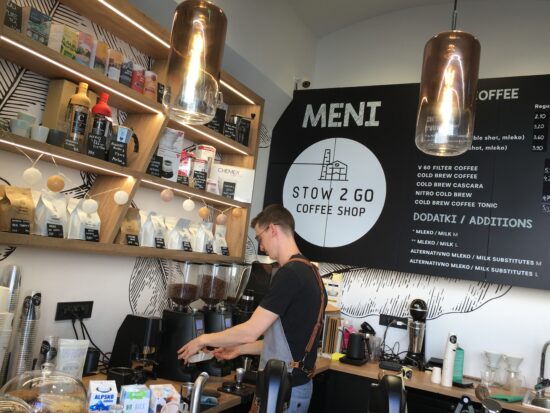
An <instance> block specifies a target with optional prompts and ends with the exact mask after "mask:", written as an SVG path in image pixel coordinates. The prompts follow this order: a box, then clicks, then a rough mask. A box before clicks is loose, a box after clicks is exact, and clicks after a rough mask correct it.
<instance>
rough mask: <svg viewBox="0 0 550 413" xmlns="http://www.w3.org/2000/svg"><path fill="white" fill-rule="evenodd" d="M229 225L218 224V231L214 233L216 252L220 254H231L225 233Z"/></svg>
mask: <svg viewBox="0 0 550 413" xmlns="http://www.w3.org/2000/svg"><path fill="white" fill-rule="evenodd" d="M226 233H227V227H226V226H225V225H216V233H215V234H214V253H215V254H218V255H229V249H228V248H227V241H226V240H225V234H226Z"/></svg>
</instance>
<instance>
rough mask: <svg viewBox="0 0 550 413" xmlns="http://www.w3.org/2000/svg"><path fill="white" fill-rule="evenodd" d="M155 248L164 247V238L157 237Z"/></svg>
mask: <svg viewBox="0 0 550 413" xmlns="http://www.w3.org/2000/svg"><path fill="white" fill-rule="evenodd" d="M155 248H161V249H162V248H164V238H155Z"/></svg>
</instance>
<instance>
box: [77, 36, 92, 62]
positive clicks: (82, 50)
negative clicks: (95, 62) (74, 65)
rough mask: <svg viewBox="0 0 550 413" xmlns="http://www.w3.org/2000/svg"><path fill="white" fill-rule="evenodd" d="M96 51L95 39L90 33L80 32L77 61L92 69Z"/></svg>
mask: <svg viewBox="0 0 550 413" xmlns="http://www.w3.org/2000/svg"><path fill="white" fill-rule="evenodd" d="M94 49H95V41H94V37H93V36H92V35H91V34H90V33H85V32H80V33H79V34H78V46H77V48H76V56H75V60H76V61H77V62H78V63H82V64H83V65H85V66H88V67H90V62H91V61H92V59H93V56H94V55H95V53H94Z"/></svg>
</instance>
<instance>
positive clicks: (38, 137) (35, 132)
mask: <svg viewBox="0 0 550 413" xmlns="http://www.w3.org/2000/svg"><path fill="white" fill-rule="evenodd" d="M49 131H50V128H48V127H46V126H40V125H32V126H31V139H32V140H33V141H38V142H46V139H48V132H49Z"/></svg>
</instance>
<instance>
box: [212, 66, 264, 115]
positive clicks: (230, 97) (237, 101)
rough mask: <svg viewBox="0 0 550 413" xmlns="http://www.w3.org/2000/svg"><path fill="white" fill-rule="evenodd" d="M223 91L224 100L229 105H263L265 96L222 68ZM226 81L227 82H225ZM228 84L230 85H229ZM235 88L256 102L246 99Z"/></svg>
mask: <svg viewBox="0 0 550 413" xmlns="http://www.w3.org/2000/svg"><path fill="white" fill-rule="evenodd" d="M221 80H222V82H221V91H222V93H223V101H224V102H225V103H227V104H228V105H259V106H263V104H264V98H262V97H261V96H259V95H257V94H256V93H255V92H254V91H253V90H251V89H249V88H248V87H246V86H245V85H243V84H242V83H241V82H239V81H238V80H237V79H235V78H234V77H233V76H231V75H230V74H229V73H227V72H226V71H224V70H222V74H221ZM224 83H225V84H224ZM227 85H230V87H229V86H227ZM235 90H236V91H237V92H239V93H241V94H243V95H244V96H246V97H247V98H248V99H250V100H252V101H253V102H254V103H250V102H249V101H248V100H246V99H244V98H243V97H242V96H240V95H239V94H238V93H235Z"/></svg>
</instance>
